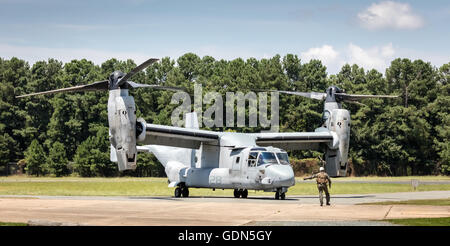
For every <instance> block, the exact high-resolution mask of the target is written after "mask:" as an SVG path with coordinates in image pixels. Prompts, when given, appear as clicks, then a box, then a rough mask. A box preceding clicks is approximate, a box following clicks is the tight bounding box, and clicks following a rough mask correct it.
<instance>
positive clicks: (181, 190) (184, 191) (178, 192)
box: [175, 186, 189, 197]
mask: <svg viewBox="0 0 450 246" xmlns="http://www.w3.org/2000/svg"><path fill="white" fill-rule="evenodd" d="M175 197H189V189H188V187H186V186H178V187H177V188H175Z"/></svg>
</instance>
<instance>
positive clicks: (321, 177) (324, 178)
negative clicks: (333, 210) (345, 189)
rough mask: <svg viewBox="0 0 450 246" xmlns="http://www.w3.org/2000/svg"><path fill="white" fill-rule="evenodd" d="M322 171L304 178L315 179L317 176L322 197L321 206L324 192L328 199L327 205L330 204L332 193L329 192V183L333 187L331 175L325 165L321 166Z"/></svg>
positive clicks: (320, 196)
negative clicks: (326, 170)
mask: <svg viewBox="0 0 450 246" xmlns="http://www.w3.org/2000/svg"><path fill="white" fill-rule="evenodd" d="M319 170H320V172H319V173H316V174H314V175H312V176H310V177H307V178H304V179H303V180H306V179H313V178H316V182H317V189H319V199H320V206H323V192H325V196H326V199H327V205H328V206H329V205H330V193H329V192H328V187H327V184H328V185H329V186H330V189H331V179H330V176H328V174H327V173H326V172H325V169H324V168H323V167H320V169H319Z"/></svg>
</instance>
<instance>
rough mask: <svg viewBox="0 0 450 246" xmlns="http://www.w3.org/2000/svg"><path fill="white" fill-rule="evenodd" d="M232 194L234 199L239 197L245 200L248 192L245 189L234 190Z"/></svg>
mask: <svg viewBox="0 0 450 246" xmlns="http://www.w3.org/2000/svg"><path fill="white" fill-rule="evenodd" d="M233 194H234V197H235V198H239V197H242V198H247V196H248V190H247V189H234V192H233Z"/></svg>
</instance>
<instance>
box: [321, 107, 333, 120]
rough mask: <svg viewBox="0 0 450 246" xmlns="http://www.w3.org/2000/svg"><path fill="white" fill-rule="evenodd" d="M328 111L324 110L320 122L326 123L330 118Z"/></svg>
mask: <svg viewBox="0 0 450 246" xmlns="http://www.w3.org/2000/svg"><path fill="white" fill-rule="evenodd" d="M330 115H331V114H330V111H328V110H325V111H324V112H323V115H322V121H323V122H325V121H327V120H328V119H329V118H330Z"/></svg>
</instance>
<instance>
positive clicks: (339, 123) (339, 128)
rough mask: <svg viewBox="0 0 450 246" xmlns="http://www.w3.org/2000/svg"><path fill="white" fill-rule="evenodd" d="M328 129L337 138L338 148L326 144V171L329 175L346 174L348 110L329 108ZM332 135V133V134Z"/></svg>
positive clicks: (348, 128)
mask: <svg viewBox="0 0 450 246" xmlns="http://www.w3.org/2000/svg"><path fill="white" fill-rule="evenodd" d="M327 127H328V129H329V130H330V131H331V132H332V133H335V135H336V136H337V138H338V140H339V141H338V148H330V146H327V150H326V152H325V161H326V166H325V169H326V172H327V173H328V174H329V175H330V176H334V177H336V176H346V175H347V168H348V150H349V143H350V112H349V111H348V110H346V109H333V110H331V115H330V119H329V122H328V126H327ZM333 135H334V134H333Z"/></svg>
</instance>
